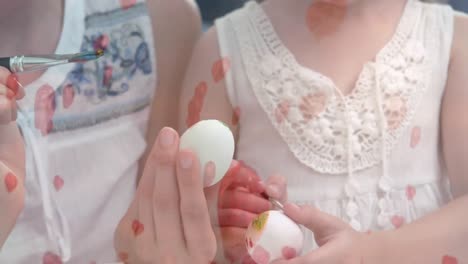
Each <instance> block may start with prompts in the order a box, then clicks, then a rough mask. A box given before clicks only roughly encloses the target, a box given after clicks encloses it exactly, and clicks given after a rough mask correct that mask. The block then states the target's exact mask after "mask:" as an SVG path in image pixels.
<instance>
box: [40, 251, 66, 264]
mask: <svg viewBox="0 0 468 264" xmlns="http://www.w3.org/2000/svg"><path fill="white" fill-rule="evenodd" d="M42 264H62V260H61V259H60V257H59V256H57V255H56V254H54V253H52V252H46V253H45V254H44V256H43V257H42Z"/></svg>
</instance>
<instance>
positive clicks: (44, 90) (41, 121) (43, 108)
mask: <svg viewBox="0 0 468 264" xmlns="http://www.w3.org/2000/svg"><path fill="white" fill-rule="evenodd" d="M55 106H56V105H55V91H54V89H53V88H52V87H51V86H50V85H48V84H45V85H43V86H41V87H40V88H39V90H38V91H37V93H36V99H35V103H34V111H35V120H34V124H35V127H36V128H37V129H38V130H40V131H41V133H42V135H43V136H45V135H47V134H49V132H50V131H52V128H53V122H52V118H53V116H54V112H55Z"/></svg>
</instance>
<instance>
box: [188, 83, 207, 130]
mask: <svg viewBox="0 0 468 264" xmlns="http://www.w3.org/2000/svg"><path fill="white" fill-rule="evenodd" d="M207 91H208V85H207V84H206V82H201V83H199V84H198V85H197V87H196V88H195V94H194V95H193V97H192V100H190V102H189V105H188V109H187V110H188V113H187V119H186V121H185V124H186V125H187V127H191V126H193V125H194V124H196V123H198V122H199V121H200V119H201V117H200V115H201V111H202V108H203V103H204V100H205V96H206V92H207Z"/></svg>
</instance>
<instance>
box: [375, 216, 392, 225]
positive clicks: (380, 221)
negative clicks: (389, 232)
mask: <svg viewBox="0 0 468 264" xmlns="http://www.w3.org/2000/svg"><path fill="white" fill-rule="evenodd" d="M389 223H390V221H389V220H388V217H387V216H386V215H385V214H379V215H378V216H377V224H378V225H379V226H380V227H386V226H388V224H389Z"/></svg>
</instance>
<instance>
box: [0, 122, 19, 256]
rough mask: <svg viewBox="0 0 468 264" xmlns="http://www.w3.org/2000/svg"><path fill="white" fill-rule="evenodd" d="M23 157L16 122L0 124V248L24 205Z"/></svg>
mask: <svg viewBox="0 0 468 264" xmlns="http://www.w3.org/2000/svg"><path fill="white" fill-rule="evenodd" d="M24 158H25V157H24V144H23V139H22V137H21V134H20V133H19V129H18V127H17V126H16V123H13V122H12V123H9V124H4V125H0V249H1V247H2V245H3V244H4V243H5V241H6V239H7V237H8V235H9V234H10V232H11V230H12V229H13V227H14V225H15V223H16V220H17V218H18V216H19V214H20V213H21V212H22V210H23V207H24V196H25V190H24V184H23V180H24V177H25V176H24V174H25V161H24Z"/></svg>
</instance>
